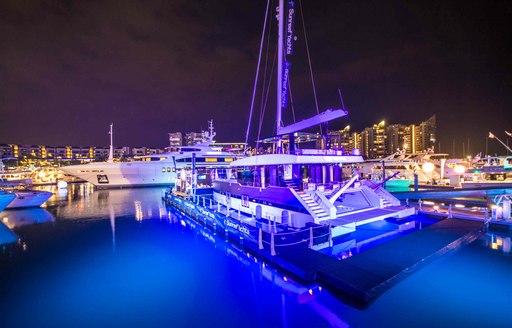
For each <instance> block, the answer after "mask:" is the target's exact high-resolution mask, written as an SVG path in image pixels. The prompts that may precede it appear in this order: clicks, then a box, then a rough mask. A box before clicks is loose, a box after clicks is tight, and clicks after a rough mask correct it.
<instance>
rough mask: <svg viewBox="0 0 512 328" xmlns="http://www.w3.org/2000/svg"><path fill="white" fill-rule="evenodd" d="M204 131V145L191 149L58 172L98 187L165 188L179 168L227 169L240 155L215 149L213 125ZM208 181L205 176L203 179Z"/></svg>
mask: <svg viewBox="0 0 512 328" xmlns="http://www.w3.org/2000/svg"><path fill="white" fill-rule="evenodd" d="M209 123H210V127H209V131H208V132H204V134H205V136H206V142H204V143H200V144H196V145H193V146H182V147H176V148H175V149H172V151H170V152H167V153H163V154H156V155H147V156H141V157H139V158H138V160H136V161H132V162H114V161H108V162H97V163H88V164H83V165H72V166H66V167H62V168H61V169H62V171H64V172H66V173H68V174H71V175H74V176H76V177H78V178H80V179H83V180H85V181H87V182H90V183H92V184H93V185H95V186H96V187H99V188H120V187H144V186H160V185H161V186H169V185H172V184H174V182H175V180H176V172H178V171H179V170H180V169H183V168H187V167H192V164H193V162H195V165H196V167H197V168H199V169H200V168H216V167H227V166H229V163H230V162H232V161H233V160H235V159H237V158H240V157H242V155H240V154H234V153H231V152H226V151H222V149H221V148H220V147H215V145H214V144H213V138H214V137H215V132H213V123H212V121H210V122H209ZM204 178H205V179H208V178H209V177H204Z"/></svg>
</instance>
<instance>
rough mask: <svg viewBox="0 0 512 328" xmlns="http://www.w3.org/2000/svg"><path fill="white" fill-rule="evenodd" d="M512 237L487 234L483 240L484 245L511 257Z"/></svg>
mask: <svg viewBox="0 0 512 328" xmlns="http://www.w3.org/2000/svg"><path fill="white" fill-rule="evenodd" d="M511 239H512V236H510V235H505V234H503V235H501V234H496V233H487V234H486V235H485V237H484V238H483V244H484V245H485V246H486V247H488V248H490V249H493V250H496V251H502V252H503V254H505V255H510V249H511V247H510V244H511Z"/></svg>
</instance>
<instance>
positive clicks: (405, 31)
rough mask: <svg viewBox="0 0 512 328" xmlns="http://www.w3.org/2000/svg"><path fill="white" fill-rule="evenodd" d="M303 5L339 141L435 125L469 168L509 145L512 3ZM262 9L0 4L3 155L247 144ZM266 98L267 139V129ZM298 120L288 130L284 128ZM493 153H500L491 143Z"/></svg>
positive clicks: (302, 110) (299, 112) (303, 95)
mask: <svg viewBox="0 0 512 328" xmlns="http://www.w3.org/2000/svg"><path fill="white" fill-rule="evenodd" d="M297 5H298V2H297ZM302 5H303V8H304V16H305V25H306V32H307V35H308V42H309V47H310V51H311V59H312V65H313V73H314V77H315V82H316V87H317V93H318V100H319V105H320V110H325V109H327V108H339V107H340V100H339V96H338V92H337V89H338V87H339V88H341V90H342V92H343V98H344V101H345V105H346V107H347V109H348V110H349V116H348V118H343V119H339V120H337V121H334V122H331V123H330V128H332V129H335V128H342V127H344V126H346V125H347V124H350V125H351V126H352V127H353V129H355V130H360V129H363V128H364V127H366V126H370V125H372V124H374V123H378V122H379V121H381V120H386V121H387V122H389V123H406V124H410V123H419V122H420V121H422V120H426V119H427V118H428V117H430V116H431V115H432V114H436V115H437V121H438V141H440V143H441V151H443V152H452V149H453V142H454V141H455V150H456V154H455V155H461V152H462V143H463V142H464V143H465V147H466V150H467V142H468V139H469V142H470V152H471V153H476V152H478V151H485V146H486V145H485V144H486V137H487V135H488V132H489V131H492V132H493V133H494V134H496V135H497V136H498V137H499V138H500V139H502V140H503V141H505V142H506V140H507V138H506V135H505V133H504V131H505V130H508V131H511V130H512V118H511V117H512V110H511V105H512V90H511V89H512V75H511V73H512V64H511V62H512V41H511V40H512V39H511V36H512V33H511V32H512V30H511V29H510V27H509V25H510V21H512V4H510V2H509V1H341V0H314V1H313V0H303V2H302ZM265 6H266V1H264V0H260V1H249V0H245V1H244V0H237V1H233V0H217V1H214V0H210V1H193V0H163V1H70V0H68V1H49V0H48V1H22V0H13V1H10V0H7V1H6V0H3V1H1V2H0V35H1V37H0V143H19V144H47V145H76V146H80V145H84V146H88V145H107V144H108V142H109V136H108V134H107V132H108V128H109V124H110V123H111V122H114V129H115V131H114V141H115V145H116V146H141V145H145V146H154V147H164V146H166V145H167V144H168V137H167V133H168V132H173V131H182V132H189V131H199V130H200V129H201V128H203V129H206V127H207V120H208V119H214V123H215V127H216V131H217V140H219V141H243V139H244V137H245V131H246V126H247V119H248V115H249V109H250V100H251V95H252V85H253V83H254V75H255V70H256V64H257V59H258V50H259V42H260V35H261V29H262V25H263V18H264V14H265ZM275 6H276V3H274V4H272V5H271V8H275ZM272 15H274V11H273V10H272ZM272 24H274V25H275V21H273V22H272ZM296 32H297V35H298V41H297V48H296V51H297V54H296V55H295V56H294V57H293V58H292V63H293V67H292V71H291V87H292V92H293V102H294V105H295V114H296V118H297V120H299V119H304V118H307V117H309V116H312V115H314V114H315V108H314V102H313V98H312V91H311V87H310V83H311V82H310V80H309V72H308V69H307V61H306V58H307V57H305V48H304V36H303V31H302V23H301V22H298V23H297V29H296ZM272 42H274V41H272ZM271 51H272V53H270V55H269V58H270V59H272V58H273V47H271ZM274 83H275V82H274ZM273 89H275V87H274V86H272V89H271V90H272V91H273ZM260 97H261V95H259V96H258V99H259V98H260ZM270 97H272V98H271V100H269V104H268V108H267V114H266V116H265V122H266V123H265V125H264V130H263V132H262V137H263V136H268V135H270V134H271V133H272V128H273V126H274V120H275V116H274V115H275V114H274V113H275V101H274V97H275V95H274V94H272V93H271V94H270ZM259 111H260V105H259V104H257V112H259ZM291 117H292V116H291V114H290V113H289V112H287V113H285V114H284V115H283V118H284V120H285V122H284V123H285V125H286V124H290V123H292V121H291ZM256 125H257V124H256V122H254V123H253V125H252V126H253V127H254V128H253V129H252V132H251V138H250V141H252V140H255V138H256V132H255V127H256ZM509 139H510V143H511V144H512V138H509ZM488 146H489V152H492V153H494V152H498V153H502V154H503V153H505V152H504V148H503V147H502V146H500V145H499V144H498V143H497V142H496V141H495V140H492V139H490V140H489V143H488Z"/></svg>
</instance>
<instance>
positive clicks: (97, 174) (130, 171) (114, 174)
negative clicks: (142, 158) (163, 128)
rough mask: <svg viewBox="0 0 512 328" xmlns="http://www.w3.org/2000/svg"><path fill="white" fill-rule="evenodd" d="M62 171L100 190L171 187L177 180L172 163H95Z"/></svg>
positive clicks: (65, 168) (66, 168)
mask: <svg viewBox="0 0 512 328" xmlns="http://www.w3.org/2000/svg"><path fill="white" fill-rule="evenodd" d="M62 170H63V171H64V172H66V173H68V174H72V175H74V176H76V177H78V178H80V179H83V180H85V181H87V182H90V183H91V184H93V185H94V186H96V187H98V188H102V189H103V188H123V187H126V188H128V187H151V186H169V185H171V184H173V183H174V181H175V180H176V173H175V172H173V171H174V170H173V169H172V165H171V164H170V163H162V162H155V163H144V164H140V163H95V164H86V165H76V166H70V167H64V168H62Z"/></svg>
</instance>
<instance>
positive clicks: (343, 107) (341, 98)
mask: <svg viewBox="0 0 512 328" xmlns="http://www.w3.org/2000/svg"><path fill="white" fill-rule="evenodd" d="M338 94H339V95H340V100H341V109H343V110H345V103H344V102H343V96H342V95H341V89H340V88H339V87H338Z"/></svg>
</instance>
